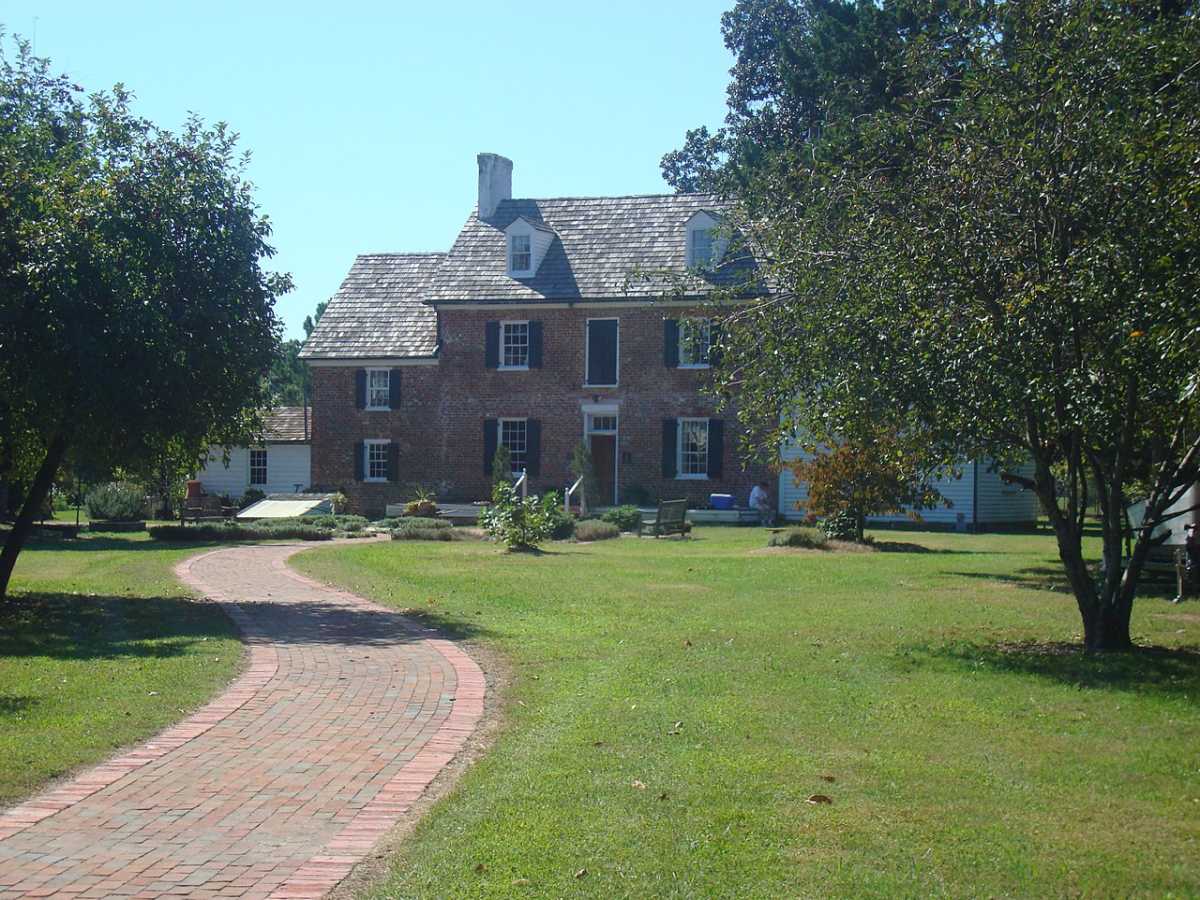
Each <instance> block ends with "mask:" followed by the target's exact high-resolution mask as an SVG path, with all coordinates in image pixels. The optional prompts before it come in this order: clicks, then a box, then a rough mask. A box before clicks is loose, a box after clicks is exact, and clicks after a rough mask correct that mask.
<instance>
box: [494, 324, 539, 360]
mask: <svg viewBox="0 0 1200 900" xmlns="http://www.w3.org/2000/svg"><path fill="white" fill-rule="evenodd" d="M510 325H524V326H525V362H524V364H522V365H508V364H506V363H505V362H504V358H505V356H504V344H505V337H506V336H507V334H508V328H509V326H510ZM531 346H532V345H531V343H530V334H529V320H528V319H512V320H509V321H505V322H501V323H500V348H499V360H500V365H499V366H498V368H499V369H500V371H502V372H527V371H529V351H530V348H531Z"/></svg>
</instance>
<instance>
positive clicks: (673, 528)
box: [638, 500, 692, 537]
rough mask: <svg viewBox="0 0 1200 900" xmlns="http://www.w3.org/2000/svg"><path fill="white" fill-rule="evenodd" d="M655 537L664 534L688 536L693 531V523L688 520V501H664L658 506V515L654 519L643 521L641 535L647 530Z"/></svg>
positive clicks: (639, 532)
mask: <svg viewBox="0 0 1200 900" xmlns="http://www.w3.org/2000/svg"><path fill="white" fill-rule="evenodd" d="M647 528H648V529H650V533H651V534H652V535H654V536H655V537H659V536H661V535H664V534H680V535H683V534H687V533H688V532H690V531H691V530H692V523H691V522H689V521H688V520H687V501H686V500H663V501H661V502H660V503H659V504H658V515H656V516H655V517H654V518H653V519H643V520H642V525H641V528H639V529H638V534H639V535H640V534H641V533H642V532H643V531H645V530H646V529H647Z"/></svg>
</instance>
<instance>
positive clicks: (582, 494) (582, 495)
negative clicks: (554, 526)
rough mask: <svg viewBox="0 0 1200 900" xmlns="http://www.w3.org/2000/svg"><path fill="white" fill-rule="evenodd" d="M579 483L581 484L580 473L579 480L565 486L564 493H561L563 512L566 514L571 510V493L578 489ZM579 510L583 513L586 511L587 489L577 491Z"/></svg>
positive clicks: (581, 477)
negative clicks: (567, 486)
mask: <svg viewBox="0 0 1200 900" xmlns="http://www.w3.org/2000/svg"><path fill="white" fill-rule="evenodd" d="M581 484H583V476H582V475H580V476H579V480H578V481H576V482H575V483H574V484H573V485H571V486H570V487H569V488H567V490H566V493H565V494H563V512H565V513H568V514H569V513H570V512H571V495H572V494H574V493H575V492H576V491H578V490H579V486H580V485H581ZM579 511H580V512H581V513H584V514H586V513H587V491H579Z"/></svg>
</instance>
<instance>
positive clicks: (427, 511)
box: [404, 500, 438, 519]
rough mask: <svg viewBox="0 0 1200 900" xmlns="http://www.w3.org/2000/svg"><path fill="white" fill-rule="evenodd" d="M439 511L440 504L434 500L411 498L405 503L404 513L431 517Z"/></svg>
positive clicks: (426, 517)
mask: <svg viewBox="0 0 1200 900" xmlns="http://www.w3.org/2000/svg"><path fill="white" fill-rule="evenodd" d="M437 513H438V505H437V504H436V503H434V502H433V501H432V500H409V501H408V502H407V503H405V504H404V515H406V516H418V517H421V518H425V519H431V518H433V517H434V516H436V515H437Z"/></svg>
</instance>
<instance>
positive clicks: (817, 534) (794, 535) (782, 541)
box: [767, 528, 829, 550]
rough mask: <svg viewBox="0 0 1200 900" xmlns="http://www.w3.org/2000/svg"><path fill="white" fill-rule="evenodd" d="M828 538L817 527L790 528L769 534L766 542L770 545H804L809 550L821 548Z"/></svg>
mask: <svg viewBox="0 0 1200 900" xmlns="http://www.w3.org/2000/svg"><path fill="white" fill-rule="evenodd" d="M828 540H829V538H828V537H826V535H825V532H823V531H821V530H819V529H817V528H791V529H788V530H787V531H780V532H778V533H776V534H773V535H771V538H770V540H769V541H767V544H768V546H771V547H806V548H807V549H809V550H822V549H824V547H825V543H826V541H828Z"/></svg>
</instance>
